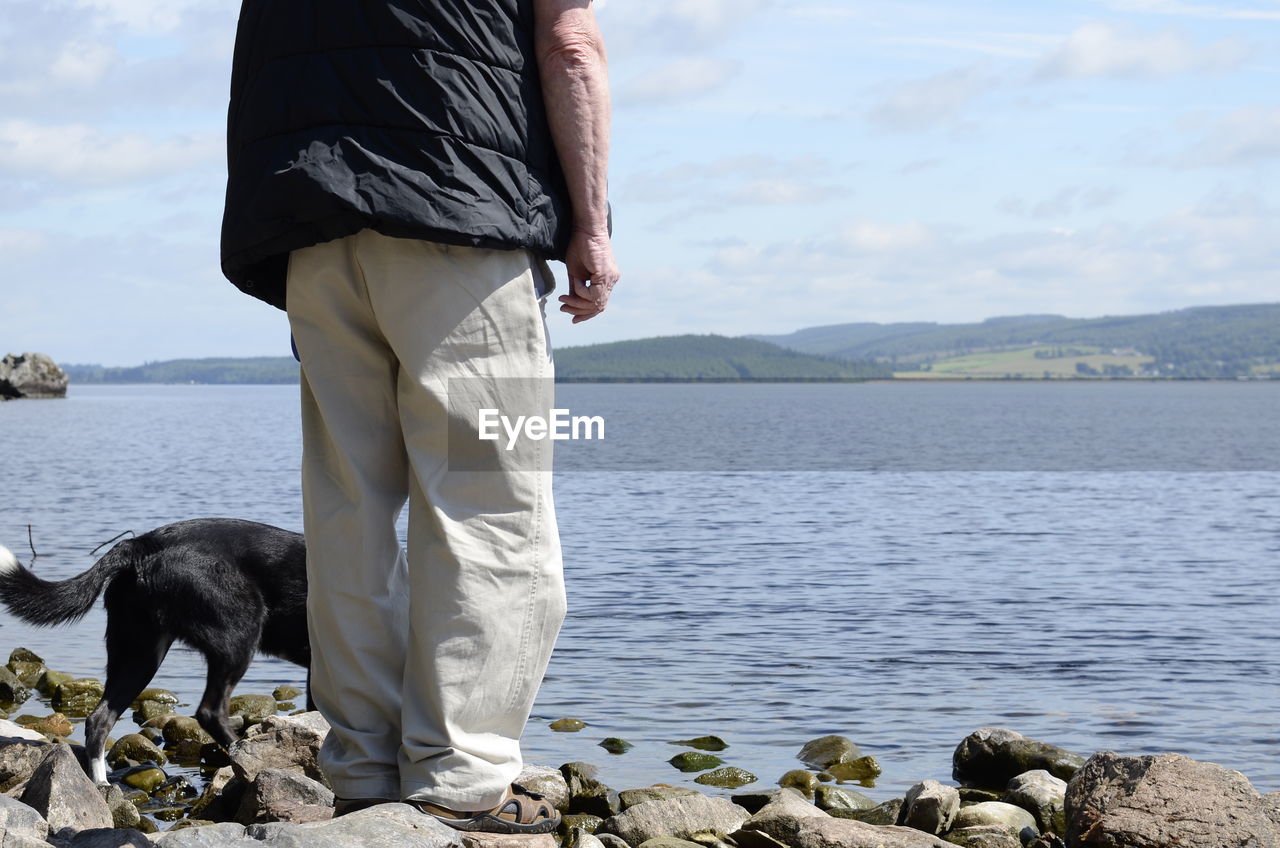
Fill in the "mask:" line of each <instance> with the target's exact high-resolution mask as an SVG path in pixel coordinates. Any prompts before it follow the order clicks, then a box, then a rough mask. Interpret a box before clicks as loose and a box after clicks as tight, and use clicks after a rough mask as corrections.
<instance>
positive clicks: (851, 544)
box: [0, 383, 1280, 799]
mask: <svg viewBox="0 0 1280 848" xmlns="http://www.w3.org/2000/svg"><path fill="white" fill-rule="evenodd" d="M560 400H561V401H562V405H564V406H567V407H570V408H572V409H573V410H574V412H575V413H578V412H579V411H581V412H583V413H590V414H603V415H604V417H605V419H606V424H607V431H606V440H605V443H603V444H599V443H597V444H594V445H587V444H584V443H572V444H570V443H562V444H561V445H559V446H557V451H558V454H557V462H558V468H559V469H561V470H560V473H558V475H557V480H556V485H557V507H558V513H559V516H560V524H561V533H562V537H563V541H564V548H565V567H566V576H567V583H568V592H569V605H570V610H569V616H568V619H567V620H566V622H565V626H564V629H563V631H562V633H561V637H560V641H559V643H558V646H557V649H556V654H555V657H554V659H553V661H552V664H551V668H550V670H549V672H548V676H547V679H546V682H545V683H544V685H543V688H542V690H541V693H540V695H539V699H538V702H537V704H536V706H535V709H534V715H533V717H532V719H531V720H530V723H529V727H528V729H527V731H526V735H525V752H526V758H527V759H528V760H529V761H531V762H538V763H543V764H548V765H553V766H555V765H559V764H560V763H563V762H568V761H570V760H586V761H589V762H592V763H595V764H597V765H599V766H601V769H602V778H603V779H604V780H605V781H606V782H607V783H609V784H610V785H613V786H614V787H616V788H627V787H630V786H640V785H647V784H649V783H652V782H655V781H666V782H669V783H674V784H677V785H693V784H692V777H693V775H685V774H682V773H680V772H678V771H676V770H675V769H674V768H672V767H671V766H670V765H668V764H667V762H666V760H667V759H668V758H669V757H671V756H672V755H673V754H675V753H677V752H678V751H680V750H682V749H681V748H679V747H677V746H674V745H671V744H670V742H671V740H678V739H686V738H689V737H693V736H700V735H704V734H709V733H711V734H716V735H719V736H722V737H724V738H725V739H726V740H727V741H728V742H729V743H730V746H731V747H730V748H729V749H728V750H727V751H726V752H724V754H722V755H721V756H723V757H724V759H725V760H726V762H727V763H729V764H732V765H737V766H741V767H743V768H746V769H748V770H750V771H752V772H754V773H755V774H756V775H758V776H759V777H760V779H761V784H772V783H774V782H775V781H776V780H777V778H778V777H779V776H780V775H781V774H782V773H783V772H784V771H786V770H788V769H790V768H794V767H797V766H799V763H798V761H796V760H795V753H796V752H797V751H798V750H799V749H800V747H801V745H802V744H803V743H804V742H805V741H807V740H808V739H810V738H812V737H814V736H818V735H822V734H826V733H841V734H845V735H848V736H850V737H851V738H853V739H854V740H855V741H856V742H858V743H859V745H861V746H862V748H863V750H864V752H865V753H870V754H874V755H876V756H877V757H878V758H879V760H880V762H881V764H882V765H883V766H884V769H885V773H884V775H883V777H882V778H881V779H880V781H879V782H878V784H877V785H876V786H875V787H872V788H867V789H865V790H863V791H865V792H866V793H867V794H870V795H872V796H873V797H876V798H881V799H883V798H889V797H894V796H895V795H900V794H901V793H902V791H903V790H904V789H905V788H906V787H907V786H909V785H910V784H911V783H913V782H915V781H917V780H919V779H922V778H926V777H932V778H937V779H942V780H946V779H948V778H949V776H950V755H951V751H952V750H953V749H954V747H955V745H956V744H957V743H958V742H959V741H960V739H961V738H963V737H964V736H965V735H966V734H967V733H969V732H971V731H972V730H974V729H976V728H978V727H982V726H987V725H999V726H1007V727H1011V728H1014V729H1016V730H1019V731H1021V732H1023V733H1026V734H1028V735H1030V736H1034V737H1037V738H1041V739H1044V740H1047V741H1051V742H1055V743H1058V744H1061V745H1064V746H1066V747H1068V748H1072V749H1074V750H1077V751H1080V752H1082V753H1086V754H1087V753H1089V752H1091V751H1094V750H1098V749H1103V748H1110V749H1113V750H1118V751H1121V752H1125V753H1130V754H1141V753H1153V752H1159V751H1178V752H1181V753H1184V754H1187V755H1189V756H1192V757H1196V758H1200V759H1207V760H1212V761H1214V762H1219V763H1222V764H1224V765H1226V766H1228V767H1231V768H1235V769H1239V770H1241V771H1243V772H1244V773H1245V774H1247V775H1249V777H1250V778H1251V779H1252V780H1253V781H1254V784H1255V785H1256V786H1257V787H1258V788H1259V789H1260V790H1261V791H1270V790H1275V789H1280V728H1277V723H1276V720H1275V718H1274V713H1273V705H1274V704H1275V702H1276V695H1277V690H1278V683H1280V677H1278V671H1280V661H1278V660H1277V659H1276V658H1275V657H1276V653H1275V651H1274V650H1273V649H1272V648H1273V642H1274V638H1273V637H1274V635H1275V632H1276V628H1277V626H1276V624H1275V623H1274V622H1275V621H1276V620H1277V612H1278V610H1277V606H1278V605H1280V601H1277V598H1278V597H1280V592H1278V591H1277V590H1278V589H1280V574H1278V572H1277V567H1276V565H1277V560H1278V554H1280V488H1278V486H1277V484H1278V483H1280V467H1278V466H1280V428H1276V427H1275V424H1274V422H1275V421H1276V420H1280V384H1235V383H1225V384H1224V383H1181V384H1179V383H1141V384H1118V383H1096V384H1059V385H1054V384H1030V383H1028V384H998V383H997V384H976V383H974V384H965V385H936V384H933V385H897V384H861V385H768V386H762V385H746V386H734V385H709V386H663V385H646V386H599V385H590V386H588V385H581V386H579V385H570V386H562V387H561V388H560ZM0 439H2V440H3V444H4V446H5V459H4V463H3V466H0V467H2V468H3V472H2V473H3V476H2V477H0V482H2V483H3V490H4V496H3V504H4V505H3V507H0V542H3V543H4V544H6V545H8V546H9V547H10V548H12V549H13V550H14V551H15V552H17V553H19V554H23V553H24V552H25V551H26V549H27V529H26V528H27V525H28V524H30V525H31V526H32V534H33V540H34V543H35V547H36V549H37V550H38V551H39V553H40V557H39V559H37V560H36V563H35V568H36V570H37V572H38V573H40V574H42V575H43V576H45V577H49V578H62V577H66V576H70V575H72V574H75V573H77V572H79V571H81V570H83V569H84V568H87V567H88V566H89V565H90V564H91V563H92V562H93V558H92V557H91V556H89V551H91V550H92V549H93V548H94V547H96V546H97V545H99V544H100V543H101V542H103V541H105V540H107V539H109V538H111V537H112V536H114V535H115V534H117V533H119V532H120V531H122V530H126V529H132V530H135V531H139V532H140V531H144V530H147V529H150V528H152V527H155V526H158V525H160V524H163V523H167V522H169V521H175V520H180V519H185V518H192V517H199V516H216V515H230V516H237V517H243V518H250V519H254V520H260V521H266V522H268V523H272V524H276V525H279V526H282V527H287V528H290V529H298V528H300V526H301V506H300V502H299V492H298V473H297V468H298V464H299V456H300V451H301V446H300V436H299V428H298V424H297V389H296V387H281V386H272V387H258V386H227V387H212V386H83V387H74V388H73V390H72V392H71V395H70V397H69V398H68V399H67V400H66V401H25V402H17V403H8V404H4V405H0ZM589 467H593V468H597V469H599V468H604V469H608V470H605V471H585V470H581V469H584V468H589ZM787 467H793V468H805V469H814V470H805V471H794V470H790V471H789V470H781V469H785V468H787ZM631 469H647V470H631ZM677 469H679V470H677ZM1116 469H1121V470H1116ZM28 553H29V552H28ZM103 627H104V617H103V614H102V611H101V610H100V609H95V610H94V612H93V613H91V614H90V615H89V616H88V617H86V618H85V619H84V620H83V621H81V622H79V623H77V624H74V625H70V626H67V627H63V628H58V629H54V630H38V629H34V628H31V627H28V626H27V625H24V624H22V623H21V622H17V621H14V620H12V619H11V618H9V617H8V616H7V615H4V614H0V650H3V651H8V650H10V649H12V648H14V647H18V646H25V647H28V648H31V649H32V650H34V651H36V652H37V653H39V654H40V655H41V656H43V657H44V658H45V659H46V661H47V662H48V663H49V665H50V666H51V667H53V668H56V669H59V670H63V671H68V672H72V673H75V674H78V675H94V676H99V675H101V673H102V669H103V667H104V664H105V655H104V651H103V647H102V633H103ZM304 677H305V676H304V675H303V674H302V673H301V670H300V669H298V668H297V667H295V666H291V665H289V664H287V663H284V662H282V661H278V660H273V659H269V658H260V659H259V660H258V661H257V662H256V663H255V664H254V665H253V667H252V668H251V669H250V671H249V674H248V675H247V676H246V678H245V680H244V681H243V682H242V683H241V685H240V686H239V687H238V689H237V691H238V692H264V691H265V692H269V691H270V690H271V689H272V688H274V687H275V686H276V685H277V684H280V683H292V684H295V685H300V684H301V683H302V682H303V680H304ZM203 680H204V665H203V661H202V660H201V658H200V657H199V656H198V655H196V654H194V653H192V652H190V651H188V650H181V649H177V648H175V650H174V651H173V652H171V653H170V655H169V658H168V660H167V661H166V662H165V665H164V666H163V667H162V669H161V671H160V673H159V675H158V676H157V679H156V681H155V683H156V685H160V686H164V687H167V688H170V689H172V690H173V691H175V692H177V693H178V694H179V696H180V697H181V698H182V699H183V700H184V701H185V702H186V703H188V704H189V705H190V706H189V707H187V708H185V709H184V710H183V711H184V712H187V713H190V711H191V710H192V709H193V708H194V704H195V703H196V702H197V701H198V699H199V695H200V692H201V690H202V689H203ZM46 711H47V710H45V709H44V708H43V707H42V706H41V705H40V704H38V703H37V702H36V701H34V700H33V701H32V702H29V703H28V704H27V705H26V707H25V708H23V709H20V710H19V711H18V712H32V713H36V714H43V712H46ZM564 716H573V717H577V718H581V719H583V720H585V721H586V722H588V724H589V727H588V728H587V729H585V730H583V731H581V732H579V733H569V734H560V733H554V732H552V731H550V730H549V729H548V727H547V725H548V723H549V722H550V721H551V720H553V719H556V718H560V717H564ZM130 729H132V725H131V722H130V721H129V719H128V717H125V718H124V719H123V720H122V721H121V723H120V724H119V725H118V726H117V728H116V731H115V735H116V736H119V735H121V734H123V733H125V732H128V731H129V730H130ZM606 736H619V737H622V738H623V739H626V740H627V741H629V742H631V743H633V744H634V745H635V747H634V748H633V749H632V750H631V751H629V752H628V753H626V754H623V755H610V754H608V753H606V752H605V751H604V750H603V749H601V748H599V747H597V743H598V742H599V741H600V740H601V739H603V738H604V737H606ZM170 771H171V773H172V772H174V771H182V770H181V769H170ZM193 776H195V775H194V774H193Z"/></svg>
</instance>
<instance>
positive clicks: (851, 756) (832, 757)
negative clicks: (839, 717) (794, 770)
mask: <svg viewBox="0 0 1280 848" xmlns="http://www.w3.org/2000/svg"><path fill="white" fill-rule="evenodd" d="M861 756H862V752H861V751H859V750H858V746H857V745H855V744H853V741H852V740H851V739H849V738H848V737H845V736H836V735H831V736H819V737H818V738H817V739H811V740H809V741H808V742H806V743H805V744H804V747H803V748H801V749H800V753H798V754H796V757H797V758H798V759H799V760H800V762H802V763H804V764H805V765H807V766H809V767H810V768H814V769H817V770H819V771H821V770H823V769H825V768H828V767H829V766H833V765H835V764H836V763H851V762H853V761H854V760H856V759H858V758H859V757H861Z"/></svg>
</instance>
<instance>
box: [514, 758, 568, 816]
mask: <svg viewBox="0 0 1280 848" xmlns="http://www.w3.org/2000/svg"><path fill="white" fill-rule="evenodd" d="M515 782H516V783H518V784H520V785H521V786H523V787H524V788H525V789H528V790H529V791H530V792H536V793H538V794H539V795H541V796H543V797H544V798H546V799H547V800H548V801H550V802H551V805H552V806H553V807H555V808H556V809H557V810H561V811H564V810H567V809H569V784H568V783H567V782H566V781H565V779H564V775H562V774H561V773H560V772H559V770H558V769H553V768H549V767H548V766H538V765H533V764H532V763H525V766H524V768H523V769H521V771H520V774H519V775H518V776H517V777H516V779H515Z"/></svg>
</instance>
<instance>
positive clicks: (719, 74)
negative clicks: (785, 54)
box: [617, 56, 742, 103]
mask: <svg viewBox="0 0 1280 848" xmlns="http://www.w3.org/2000/svg"><path fill="white" fill-rule="evenodd" d="M741 68H742V65H741V63H739V62H737V61H735V60H732V59H715V58H712V57H710V56H697V57H692V58H686V59H674V60H672V61H670V62H666V63H664V64H662V65H659V66H658V67H656V68H653V69H652V70H649V71H647V72H645V73H643V74H641V75H639V76H637V77H634V78H633V79H632V80H631V81H630V82H628V83H626V84H624V85H623V86H621V88H620V89H619V91H618V95H617V97H618V100H619V101H621V102H622V103H655V102H661V101H668V100H677V99H681V98H686V97H696V96H698V95H700V94H706V93H707V92H710V91H715V90H716V89H717V88H720V87H721V86H723V85H724V84H725V83H727V82H728V81H729V80H731V79H733V77H734V76H735V75H737V73H738V71H739V70H741Z"/></svg>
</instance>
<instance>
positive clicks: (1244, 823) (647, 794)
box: [0, 649, 1280, 848]
mask: <svg viewBox="0 0 1280 848" xmlns="http://www.w3.org/2000/svg"><path fill="white" fill-rule="evenodd" d="M101 692H102V688H101V684H100V683H99V682H98V681H96V680H92V679H88V678H85V679H72V678H71V677H70V676H69V675H65V674H59V673H58V672H56V671H52V670H50V669H48V668H47V667H45V665H44V663H43V661H42V660H41V659H40V658H39V657H38V656H36V655H35V654H32V653H31V652H30V651H26V650H23V649H18V650H16V651H14V652H13V654H12V655H11V656H10V659H9V662H8V664H7V665H6V666H3V667H0V709H3V710H4V711H5V713H6V714H10V715H12V714H13V713H14V712H15V711H16V710H17V709H18V708H19V707H21V706H23V705H24V704H25V703H26V702H28V701H29V700H30V699H31V698H32V696H33V695H34V694H36V693H39V695H41V696H43V698H42V699H40V700H37V701H36V703H41V705H42V706H44V705H46V704H47V706H48V707H49V708H52V709H53V710H54V712H52V713H51V714H48V715H34V714H21V715H17V716H15V717H14V719H13V720H12V721H10V720H8V719H0V846H3V848H40V846H49V845H54V846H61V848H118V846H151V845H159V846H165V848H222V847H223V846H245V848H247V847H248V846H252V845H259V846H260V845H262V844H264V843H265V844H268V845H274V846H282V848H283V847H284V846H288V848H293V846H313V845H314V846H333V848H356V846H378V848H417V846H422V848H516V846H527V848H557V846H560V848H948V846H956V845H959V846H968V848H1024V846H1027V848H1061V847H1062V846H1068V848H1075V846H1081V847H1083V846H1099V847H1100V848H1101V847H1102V846H1106V848H1130V847H1132V848H1174V846H1178V848H1236V846H1240V848H1280V792H1273V793H1271V794H1269V795H1260V794H1259V793H1258V792H1257V791H1256V790H1254V788H1253V787H1252V786H1251V785H1250V783H1249V781H1248V779H1247V778H1245V776H1244V775H1242V774H1240V773H1239V772H1235V771H1230V770H1228V769H1225V768H1222V767H1221V766H1217V765H1214V764H1212V763H1204V762H1198V761H1195V760H1191V759H1188V758H1186V757H1183V756H1180V755H1177V754H1161V755H1157V756H1142V757H1126V756H1121V755H1119V754H1115V753H1111V752H1108V751H1103V752H1099V753H1095V754H1093V755H1092V756H1091V757H1088V758H1087V759H1086V758H1085V757H1082V756H1080V755H1078V754H1075V753H1072V752H1070V751H1067V750H1064V749H1062V748H1059V747H1057V746H1054V745H1051V744H1048V743H1045V742H1040V741H1037V740H1034V739H1028V738H1027V737H1025V736H1022V735H1021V734H1018V733H1016V732H1014V731H1012V730H1007V729H1003V728H982V729H980V730H977V731H975V732H974V733H971V734H970V735H969V736H967V737H966V738H965V739H963V740H962V741H961V742H960V743H959V745H958V746H957V747H956V749H955V751H954V753H953V755H952V777H953V779H954V782H955V784H956V785H949V784H944V783H941V782H939V781H935V780H925V781H922V782H920V783H917V784H915V785H913V786H910V787H904V791H903V793H902V796H901V797H899V798H895V799H893V800H890V801H884V802H876V801H875V800H873V799H871V798H868V797H867V796H865V795H863V794H861V793H860V792H858V791H856V790H855V789H853V788H852V786H851V785H856V784H857V783H858V782H863V781H867V780H870V779H874V777H875V776H876V775H878V774H879V771H880V769H879V764H878V763H877V762H876V760H875V758H874V757H868V756H864V755H863V754H862V753H861V752H860V751H859V750H858V747H857V746H856V745H855V744H854V743H853V742H852V741H851V740H849V739H847V738H845V737H843V736H837V735H830V736H823V737H820V738H817V739H813V740H810V741H809V742H807V743H806V744H805V745H803V747H801V749H800V750H799V751H798V753H797V759H798V760H799V762H800V763H801V764H803V766H804V767H803V768H796V769H794V770H792V771H789V772H787V773H786V774H784V775H781V776H780V777H779V778H778V779H777V780H776V782H774V783H772V784H770V785H764V782H762V781H759V780H757V778H756V777H755V776H754V775H751V774H749V773H747V772H744V771H743V770H741V769H736V768H733V767H731V766H723V764H722V763H721V761H720V759H719V758H718V757H717V756H715V752H716V751H719V750H723V748H724V747H726V746H725V745H724V743H723V742H722V741H721V740H719V739H718V738H716V737H700V738H698V739H689V740H683V742H682V744H683V745H685V746H686V747H688V748H690V749H692V750H688V751H685V752H683V753H682V754H679V755H677V756H676V757H673V758H672V764H673V765H675V766H676V767H677V768H680V769H682V770H684V771H692V772H698V773H699V777H698V778H696V781H697V782H698V783H699V784H701V785H706V786H708V787H717V788H719V789H720V790H721V791H722V792H724V793H728V794H715V795H713V794H708V793H706V792H701V791H697V790H694V789H692V788H688V787H680V786H672V785H669V784H665V783H658V784H655V785H651V786H642V787H633V788H626V789H621V790H618V789H616V788H615V787H610V786H606V785H605V784H604V783H602V782H601V781H600V780H599V776H598V772H597V770H596V769H595V768H594V767H593V766H591V765H590V764H587V763H581V762H573V763H565V764H564V765H561V766H560V767H559V768H550V767H546V766H538V765H528V766H526V768H525V770H524V772H523V773H522V774H521V775H520V777H519V778H518V781H519V782H520V783H522V784H524V785H525V786H527V787H528V788H529V789H530V790H532V791H535V792H540V793H542V794H544V795H545V796H547V797H548V798H549V799H550V800H551V801H552V802H553V803H554V804H555V806H556V807H557V808H558V809H559V810H560V811H561V812H562V813H563V814H564V821H563V824H562V826H561V828H560V830H559V831H558V832H557V833H555V834H548V835H545V836H518V837H508V836H489V835H484V834H460V833H458V832H456V831H453V830H451V829H450V828H448V827H446V826H444V825H442V824H439V823H438V822H435V821H434V820H432V819H430V818H428V817H427V816H425V815H423V814H421V813H419V812H417V811H416V810H414V809H413V808H411V807H409V806H407V805H404V804H384V805H381V806H377V807H372V808H369V809H366V810H361V811H359V812H356V813H351V814H349V815H346V816H343V817H341V818H337V819H334V818H333V793H332V791H331V790H330V788H329V787H328V786H327V784H326V781H325V777H324V774H323V773H322V772H321V771H320V769H319V767H318V765H317V762H316V755H317V753H318V750H319V747H320V744H321V742H322V741H323V740H324V737H325V734H326V733H327V732H328V726H327V724H326V723H325V722H324V719H323V718H322V717H321V716H320V715H319V714H318V713H314V712H302V711H296V710H293V704H292V703H291V702H290V699H291V698H294V697H296V696H297V695H298V694H299V693H298V692H297V690H296V689H292V688H291V687H280V688H279V689H277V690H276V692H274V693H272V694H271V695H247V696H238V697H237V699H236V702H235V704H234V706H233V714H234V715H235V717H236V721H237V722H238V723H239V724H240V726H241V734H242V737H243V738H242V739H241V740H240V741H238V742H237V743H236V744H235V745H234V746H233V747H232V750H231V751H230V752H229V756H228V754H227V752H224V751H222V750H221V749H220V748H218V747H217V746H216V745H214V744H212V741H211V740H210V739H209V738H208V737H207V736H206V735H205V734H204V731H203V730H201V729H200V728H199V726H198V725H197V724H196V723H195V721H194V720H193V719H191V718H190V717H187V716H182V715H179V714H178V713H177V711H176V706H177V698H175V697H173V695H172V694H171V693H168V692H166V691H165V690H162V689H149V690H147V691H146V692H144V693H143V695H142V696H141V697H140V698H139V700H138V701H137V702H136V703H135V704H134V709H135V713H134V718H135V720H136V721H138V722H139V724H141V726H142V730H141V732H140V733H129V734H125V735H123V736H121V737H120V738H119V739H118V740H115V741H114V743H113V744H112V746H111V749H110V754H109V756H108V762H109V764H110V765H111V767H112V769H113V771H112V773H111V783H110V785H107V786H97V785H95V784H94V783H93V782H92V781H91V780H90V779H89V778H88V777H87V775H86V774H85V770H84V768H83V750H82V749H81V748H80V746H78V745H75V744H72V743H69V742H68V741H67V737H68V736H69V735H70V734H71V732H72V721H71V719H72V718H79V717H83V716H84V715H85V714H87V713H88V712H89V711H90V710H91V709H92V708H93V706H94V704H95V703H96V701H97V698H98V697H100V696H101ZM42 701H43V703H42ZM290 711H292V712H290ZM286 713H288V714H286ZM564 721H565V724H564V725H563V727H564V729H570V730H572V729H579V728H580V726H581V724H580V723H577V724H575V723H574V721H573V720H564ZM601 744H602V745H604V746H605V747H606V749H608V750H615V749H619V748H620V749H622V750H625V748H624V747H622V746H626V745H627V743H625V742H624V741H623V740H620V739H610V740H604V742H603V743H601ZM174 762H178V763H183V764H187V765H195V764H200V765H203V766H205V767H206V768H207V769H208V772H209V773H210V775H211V776H210V778H209V780H208V783H207V785H206V786H205V787H204V788H203V791H200V790H198V789H197V788H196V787H194V786H192V785H191V784H190V783H189V782H187V781H186V780H185V779H184V778H182V777H181V776H179V775H175V776H169V775H168V774H166V772H165V770H164V769H165V766H166V765H167V764H169V763H174ZM757 787H758V788H757ZM153 818H154V819H158V820H160V821H162V822H172V825H171V826H170V828H169V829H168V830H165V831H161V830H160V829H159V828H158V827H157V825H156V824H155V823H154V821H152V819H153Z"/></svg>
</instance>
